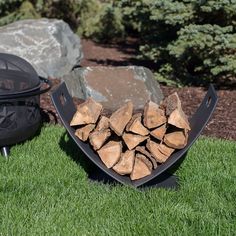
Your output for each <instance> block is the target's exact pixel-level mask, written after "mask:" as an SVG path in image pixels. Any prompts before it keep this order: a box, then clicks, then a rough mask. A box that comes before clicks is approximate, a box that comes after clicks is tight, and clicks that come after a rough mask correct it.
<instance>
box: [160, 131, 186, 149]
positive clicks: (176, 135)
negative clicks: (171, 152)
mask: <svg viewBox="0 0 236 236" xmlns="http://www.w3.org/2000/svg"><path fill="white" fill-rule="evenodd" d="M187 139H188V134H187V132H186V131H185V130H181V131H175V132H172V133H168V134H165V136H164V142H165V144H166V145H168V146H169V147H172V148H176V149H182V148H184V147H185V146H186V145H187Z"/></svg>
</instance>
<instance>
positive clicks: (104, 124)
mask: <svg viewBox="0 0 236 236" xmlns="http://www.w3.org/2000/svg"><path fill="white" fill-rule="evenodd" d="M108 128H109V118H107V117H106V116H101V118H100V119H99V121H98V123H97V126H96V129H95V130H96V131H101V130H103V129H108Z"/></svg>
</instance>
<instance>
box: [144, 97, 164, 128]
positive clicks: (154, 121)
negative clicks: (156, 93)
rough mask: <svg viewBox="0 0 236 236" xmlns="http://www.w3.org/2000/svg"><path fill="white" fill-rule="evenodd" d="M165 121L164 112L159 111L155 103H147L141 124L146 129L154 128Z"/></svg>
mask: <svg viewBox="0 0 236 236" xmlns="http://www.w3.org/2000/svg"><path fill="white" fill-rule="evenodd" d="M166 121H167V118H166V116H165V111H164V110H162V109H160V108H159V106H158V105H157V104H156V103H154V102H152V101H149V102H148V103H146V104H145V106H144V118H143V123H144V125H145V126H146V127H147V128H148V129H152V128H156V127H158V126H160V125H162V124H164V123H166Z"/></svg>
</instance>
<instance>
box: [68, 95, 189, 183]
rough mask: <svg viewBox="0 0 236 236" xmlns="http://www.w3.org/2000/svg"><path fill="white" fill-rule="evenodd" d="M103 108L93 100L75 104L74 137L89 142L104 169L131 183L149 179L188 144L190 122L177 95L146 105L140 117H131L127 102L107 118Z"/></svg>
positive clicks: (131, 113) (131, 109)
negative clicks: (144, 178) (146, 177)
mask: <svg viewBox="0 0 236 236" xmlns="http://www.w3.org/2000/svg"><path fill="white" fill-rule="evenodd" d="M102 111H103V107H102V105H101V104H100V103H98V102H96V101H94V100H93V99H92V98H89V99H87V100H86V101H85V102H84V103H82V104H80V105H77V111H76V113H75V114H74V116H73V119H72V120H71V123H70V125H71V126H73V127H74V128H75V130H76V131H75V135H76V136H77V137H78V138H79V139H80V140H82V141H84V142H89V143H90V144H91V146H92V148H93V149H94V150H95V151H96V152H97V153H98V155H99V157H100V158H101V161H102V162H103V163H104V164H105V165H106V167H107V168H112V169H113V170H114V171H116V172H117V173H118V174H120V175H129V176H130V178H131V180H136V179H140V178H143V177H145V176H148V175H150V174H151V173H152V170H153V169H156V168H158V165H160V164H161V163H163V162H165V161H166V160H167V159H168V158H169V157H170V155H171V154H172V153H173V152H174V151H175V149H182V148H184V147H185V145H186V144H187V139H188V131H189V130H190V126H189V122H188V119H187V117H186V115H185V114H184V112H183V110H182V107H181V102H180V99H179V97H178V95H177V93H174V94H172V95H170V96H168V97H167V98H166V99H164V100H163V101H162V103H161V104H160V105H157V104H156V103H154V102H151V101H149V102H147V103H146V105H145V107H144V111H143V114H142V113H137V114H134V115H133V104H132V102H127V103H126V104H124V106H122V107H121V108H119V109H118V110H117V111H115V112H114V113H112V114H111V115H110V117H109V118H108V117H106V116H105V115H103V113H102Z"/></svg>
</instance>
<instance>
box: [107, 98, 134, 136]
mask: <svg viewBox="0 0 236 236" xmlns="http://www.w3.org/2000/svg"><path fill="white" fill-rule="evenodd" d="M132 113H133V103H132V102H130V101H129V102H127V103H126V104H125V105H124V106H122V107H121V108H119V109H118V110H117V111H115V112H114V113H112V115H111V117H110V120H109V123H110V128H111V129H112V130H113V131H114V132H115V133H116V134H117V135H118V136H122V134H123V132H124V129H125V127H126V125H127V124H128V122H129V121H130V119H131V117H132Z"/></svg>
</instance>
